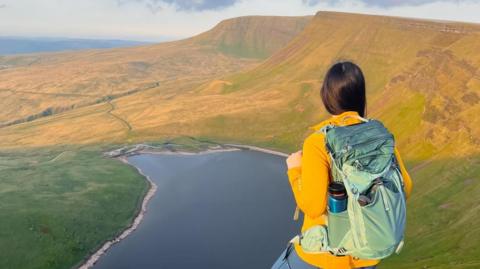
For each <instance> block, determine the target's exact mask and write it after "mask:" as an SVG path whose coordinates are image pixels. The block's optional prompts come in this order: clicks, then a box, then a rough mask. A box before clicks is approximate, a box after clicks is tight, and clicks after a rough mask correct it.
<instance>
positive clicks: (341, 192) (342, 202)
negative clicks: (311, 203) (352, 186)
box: [328, 182, 347, 213]
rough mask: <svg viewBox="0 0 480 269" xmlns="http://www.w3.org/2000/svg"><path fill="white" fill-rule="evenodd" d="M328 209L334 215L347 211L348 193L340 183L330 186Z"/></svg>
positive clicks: (333, 183)
mask: <svg viewBox="0 0 480 269" xmlns="http://www.w3.org/2000/svg"><path fill="white" fill-rule="evenodd" d="M328 209H329V210H330V212H332V213H340V212H342V211H344V210H346V209H347V191H346V190H345V186H344V185H343V184H342V183H340V182H332V183H330V185H328Z"/></svg>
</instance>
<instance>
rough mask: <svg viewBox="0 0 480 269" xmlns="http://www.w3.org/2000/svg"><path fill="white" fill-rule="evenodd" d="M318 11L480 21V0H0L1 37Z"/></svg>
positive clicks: (200, 25)
mask: <svg viewBox="0 0 480 269" xmlns="http://www.w3.org/2000/svg"><path fill="white" fill-rule="evenodd" d="M320 10H329V11H341V12H353V13H365V14H382V15H392V16H401V17H413V18H426V19H436V20H453V21H465V22H474V23H480V15H479V14H480V0H466V1H460V0H406V1H400V0H387V1H381V0H338V1H334V0H0V36H31V37H70V38H96V39H128V40H140V41H165V40H174V39H181V38H185V37H190V36H193V35H196V34H199V33H201V32H204V31H206V30H208V29H210V28H212V27H213V26H215V25H216V24H217V23H218V22H220V21H221V20H224V19H227V18H232V17H238V16H245V15H279V16H280V15H281V16H300V15H313V14H315V13H316V12H317V11H320Z"/></svg>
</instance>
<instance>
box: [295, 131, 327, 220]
mask: <svg viewBox="0 0 480 269" xmlns="http://www.w3.org/2000/svg"><path fill="white" fill-rule="evenodd" d="M324 141H325V140H324V136H323V134H318V133H317V134H313V135H311V136H309V137H307V139H305V141H304V143H303V152H302V161H301V167H300V166H299V167H291V168H289V169H288V171H287V174H288V178H289V181H290V185H291V187H292V191H293V195H294V197H295V201H296V202H297V205H298V207H299V208H300V209H301V210H302V211H303V213H304V214H305V215H307V216H308V217H309V218H312V219H315V218H317V217H320V216H321V215H323V214H324V213H325V210H326V206H327V188H328V182H329V173H330V168H329V167H330V166H329V163H328V159H327V158H328V156H327V154H326V149H325V144H324V143H325V142H324Z"/></svg>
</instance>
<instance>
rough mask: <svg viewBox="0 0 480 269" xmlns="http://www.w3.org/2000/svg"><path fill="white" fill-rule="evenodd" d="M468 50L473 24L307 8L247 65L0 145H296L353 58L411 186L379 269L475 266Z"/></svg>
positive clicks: (57, 119)
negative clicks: (327, 83)
mask: <svg viewBox="0 0 480 269" xmlns="http://www.w3.org/2000/svg"><path fill="white" fill-rule="evenodd" d="M189 42H190V41H189ZM210 43H211V44H222V43H221V42H220V43H218V42H216V41H215V42H214V41H211V42H210ZM229 44H235V42H231V43H229ZM478 51H480V26H479V25H475V24H464V23H452V22H433V21H426V20H415V19H404V18H393V17H383V16H368V15H355V14H345V13H335V12H319V13H318V14H317V15H316V16H315V17H314V18H313V19H311V21H310V22H309V24H308V25H307V26H306V27H305V29H304V30H303V31H302V32H301V33H300V34H299V35H297V36H296V37H295V38H294V39H293V40H292V41H291V42H290V43H289V44H288V45H287V46H286V47H284V48H283V49H281V50H279V51H277V52H276V53H274V54H273V55H272V56H271V57H269V58H268V59H266V60H265V61H264V62H262V63H261V64H259V65H256V66H255V67H254V68H251V66H253V65H248V66H250V68H248V69H244V71H241V72H238V73H236V74H233V75H232V74H230V75H220V76H214V75H212V77H214V78H215V79H213V78H212V79H206V77H203V78H204V79H203V80H194V79H191V80H188V79H185V80H183V79H178V80H172V82H171V83H167V84H166V85H165V86H164V87H162V88H161V90H160V89H156V88H155V89H153V90H148V91H138V92H134V93H132V94H129V95H125V96H120V97H118V98H115V99H113V100H107V101H108V102H101V103H99V104H95V105H89V106H85V107H82V108H79V109H74V110H70V111H67V112H65V113H60V114H55V115H53V116H50V117H42V118H39V119H37V120H34V121H31V122H28V123H24V124H17V125H13V126H9V127H4V128H1V129H0V136H1V137H2V140H0V147H4V148H12V147H31V146H49V145H50V146H51V145H58V144H96V143H103V142H106V141H110V142H111V141H113V142H119V143H124V142H136V141H145V140H151V141H155V140H157V139H159V138H162V137H167V136H168V137H174V136H179V135H192V136H196V137H203V138H209V139H213V140H216V141H220V142H222V141H224V142H225V141H229V142H240V143H248V144H254V145H259V146H267V147H270V148H274V149H280V150H283V151H293V150H297V149H299V148H300V147H301V146H302V142H303V139H304V138H305V137H306V136H307V135H308V134H309V131H308V130H307V127H308V126H310V125H313V124H315V123H317V122H319V121H320V120H322V119H323V118H325V117H326V116H327V115H326V113H325V111H324V109H323V107H322V105H321V101H320V97H319V92H318V91H319V87H320V85H321V83H322V79H323V75H324V73H325V71H326V69H327V68H328V67H329V66H330V65H331V64H332V63H333V62H335V61H337V60H341V59H349V60H353V61H355V62H357V63H358V64H359V65H360V66H361V67H362V69H363V70H364V72H365V75H366V80H367V88H368V89H367V91H368V116H369V117H374V118H379V119H381V120H382V121H383V122H384V123H385V124H386V125H387V127H389V128H390V129H391V130H392V131H393V133H394V134H395V137H396V141H397V143H398V146H399V149H400V153H401V154H402V155H403V158H404V159H405V161H406V162H407V167H408V168H409V171H410V173H411V175H412V178H413V181H414V192H413V194H412V198H411V200H410V201H409V212H408V214H409V218H408V221H409V223H408V232H407V243H406V244H407V245H406V248H405V250H404V252H403V253H402V254H401V255H400V256H398V257H395V258H392V259H390V260H388V261H386V262H385V263H384V264H382V268H447V267H448V268H450V267H455V268H476V267H478V264H479V263H480V259H479V258H478V255H476V254H478V253H480V245H479V244H478V243H477V241H476V238H478V236H479V230H478V229H477V228H476V227H480V226H479V224H480V223H479V220H480V212H479V209H480V207H478V205H477V203H476V201H477V200H478V199H475V197H478V195H479V192H480V181H479V180H478V175H479V172H480V171H479V170H478V167H479V161H480V159H479V156H480V152H479V149H480V147H479V145H480V139H479V137H480V128H479V127H478V126H479V124H480V122H479V121H480V118H479V117H478V114H479V113H480V105H479V103H480V71H479V68H480V54H478ZM145 53H146V54H145V55H147V54H148V53H147V52H145ZM236 53H237V55H238V51H236V52H235V53H234V55H235V54H236ZM242 53H243V52H242ZM222 55H224V54H222ZM150 57H151V55H150ZM222 57H225V59H229V60H230V59H233V58H231V57H230V56H222ZM202 59H203V58H202ZM112 60H113V59H112ZM213 60H214V61H217V59H213ZM173 61H174V58H172V62H173ZM208 63H210V62H207V65H208ZM120 66H121V65H120ZM202 66H203V65H202ZM194 67H195V65H193V66H192V70H191V72H192V73H193V72H194V69H195V68H194ZM24 68H27V67H24ZM214 69H215V68H214ZM52 70H53V67H52ZM58 70H60V69H57V71H58ZM169 70H170V69H169ZM195 70H196V71H195V72H198V71H199V70H202V69H199V68H198V65H197V66H196V69H195ZM215 70H217V69H215ZM174 71H175V70H174V69H172V72H174ZM179 72H181V71H179ZM213 73H215V72H213ZM213 73H212V74H213ZM226 73H228V72H225V73H224V74H226ZM88 74H89V73H88ZM215 74H218V73H215ZM145 76H146V77H150V76H149V75H145ZM87 77H88V76H87ZM78 78H79V79H80V78H82V76H79V77H78ZM106 81H108V79H107V80H106ZM64 83H65V84H64V85H70V84H69V83H70V82H68V81H67V80H65V82H64Z"/></svg>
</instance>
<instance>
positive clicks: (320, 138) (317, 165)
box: [287, 111, 412, 269]
mask: <svg viewBox="0 0 480 269" xmlns="http://www.w3.org/2000/svg"><path fill="white" fill-rule="evenodd" d="M355 116H358V113H357V112H356V111H346V112H344V113H342V114H340V115H335V116H332V117H331V118H329V119H327V120H325V121H323V122H321V123H319V124H317V125H314V126H311V127H310V128H309V129H313V130H315V131H316V130H319V129H320V128H322V127H323V126H325V125H327V124H329V123H330V124H334V125H350V124H354V123H359V122H360V120H359V119H358V118H356V117H355ZM395 155H396V157H397V160H398V161H399V165H400V171H401V173H402V176H403V179H404V186H405V194H406V197H407V198H408V197H409V196H410V193H411V191H412V181H411V179H410V176H409V175H408V172H407V170H406V169H405V165H404V163H403V161H402V159H401V158H400V155H399V153H398V149H397V148H395ZM330 165H331V163H330V159H329V157H328V155H327V150H326V147H325V136H324V134H323V133H321V132H315V133H312V134H311V135H310V136H308V137H307V138H306V139H305V141H304V143H303V153H302V165H301V167H293V168H290V169H288V171H287V174H288V179H289V181H290V185H291V187H292V191H293V194H294V197H295V201H296V202H297V205H298V207H299V208H300V210H301V211H302V212H303V213H304V221H303V226H302V232H303V231H305V230H307V229H308V228H310V227H312V226H314V225H324V224H325V220H326V214H327V211H326V207H327V188H328V184H329V181H330V180H331V175H330ZM295 250H296V251H297V253H298V255H299V256H300V257H301V258H302V259H303V260H304V261H306V262H308V263H310V264H312V265H314V266H317V267H320V268H322V269H330V268H332V269H350V268H357V267H367V266H374V265H376V264H378V263H379V262H380V261H379V260H362V259H354V258H353V257H351V256H344V257H337V256H334V255H331V254H329V253H322V254H309V253H305V252H303V251H302V248H301V247H300V246H299V245H298V244H295Z"/></svg>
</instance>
